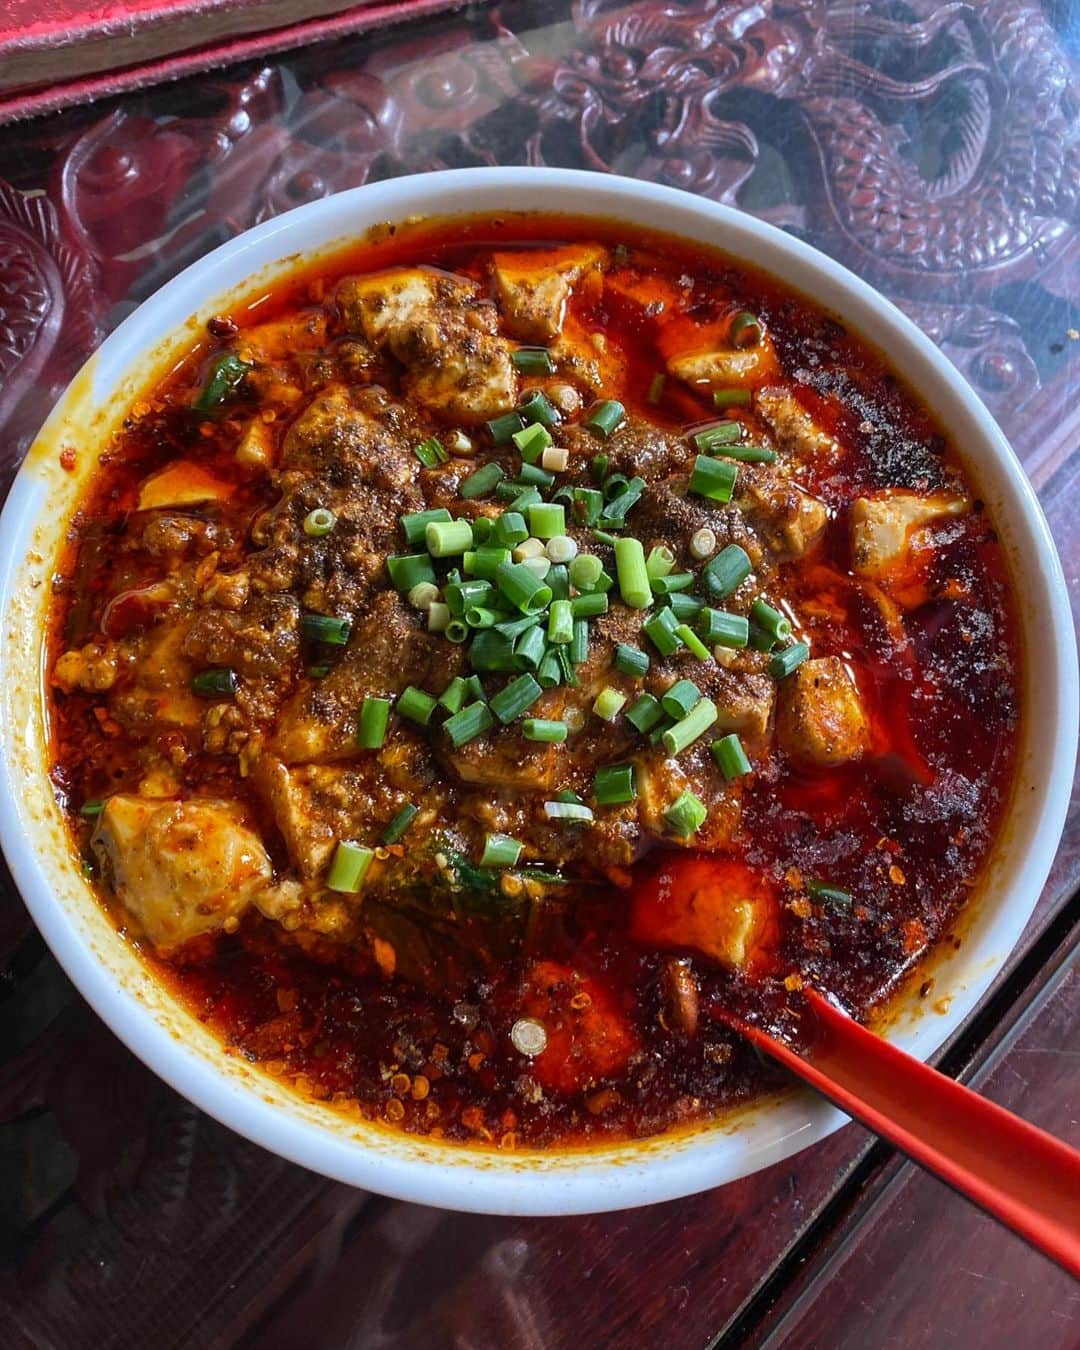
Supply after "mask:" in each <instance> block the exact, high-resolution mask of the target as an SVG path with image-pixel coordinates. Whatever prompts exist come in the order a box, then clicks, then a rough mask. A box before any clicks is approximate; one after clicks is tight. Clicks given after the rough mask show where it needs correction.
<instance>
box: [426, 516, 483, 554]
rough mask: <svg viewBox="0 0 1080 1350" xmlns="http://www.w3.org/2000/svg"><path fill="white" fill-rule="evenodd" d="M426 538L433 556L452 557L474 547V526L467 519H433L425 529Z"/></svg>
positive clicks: (428, 548)
mask: <svg viewBox="0 0 1080 1350" xmlns="http://www.w3.org/2000/svg"><path fill="white" fill-rule="evenodd" d="M424 540H425V542H426V543H427V550H428V552H429V553H430V554H431V556H432V557H433V558H452V557H453V556H454V554H456V553H464V552H465V551H466V549H471V548H472V546H473V532H472V526H471V525H470V524H469V522H468V521H467V520H432V521H429V522H428V524H427V527H426V528H425V530H424Z"/></svg>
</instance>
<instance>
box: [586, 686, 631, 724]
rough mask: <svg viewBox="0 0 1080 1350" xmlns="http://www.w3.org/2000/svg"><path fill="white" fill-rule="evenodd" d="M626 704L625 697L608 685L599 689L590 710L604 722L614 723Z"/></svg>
mask: <svg viewBox="0 0 1080 1350" xmlns="http://www.w3.org/2000/svg"><path fill="white" fill-rule="evenodd" d="M625 704H626V695H625V694H620V693H619V691H618V690H617V689H612V687H611V686H610V685H607V686H606V687H605V688H603V689H601V690H600V692H599V694H597V696H596V699H595V700H594V702H593V705H592V710H593V712H594V713H595V714H596V715H597V717H599V718H601V719H602V720H603V721H605V722H614V720H615V719H616V717H618V715H619V713H621V712H622V710H623V708H624V706H625Z"/></svg>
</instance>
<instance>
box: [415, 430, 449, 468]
mask: <svg viewBox="0 0 1080 1350" xmlns="http://www.w3.org/2000/svg"><path fill="white" fill-rule="evenodd" d="M413 454H414V455H415V456H416V458H417V459H418V460H419V461H420V463H421V464H422V465H423V466H424V468H425V469H434V468H435V467H436V466H437V465H439V464H442V463H444V462H445V461H446V460H447V459H448V458H449V456H448V455H447V453H446V451H445V450H444V449H443V446H442V441H440V440H439V438H438V436H429V437H428V438H427V440H426V441H421V442H420V444H419V445H415V446H413Z"/></svg>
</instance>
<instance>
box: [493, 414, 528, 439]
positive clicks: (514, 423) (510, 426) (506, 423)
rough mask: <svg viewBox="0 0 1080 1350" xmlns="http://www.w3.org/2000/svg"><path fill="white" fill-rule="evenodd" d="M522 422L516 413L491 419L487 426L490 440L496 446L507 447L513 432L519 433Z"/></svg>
mask: <svg viewBox="0 0 1080 1350" xmlns="http://www.w3.org/2000/svg"><path fill="white" fill-rule="evenodd" d="M524 425H525V424H524V422H523V421H522V420H521V418H520V417H519V416H518V415H517V413H516V412H512V413H503V415H502V416H501V417H493V418H492V419H491V421H490V422H489V423H488V424H487V429H488V431H490V432H491V439H492V440H493V441H494V442H495V444H496V445H507V444H508V443H509V441H510V438H511V437H512V436H513V435H514V433H515V432H517V431H520V430H521V428H522V427H523V426H524Z"/></svg>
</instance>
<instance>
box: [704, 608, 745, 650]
mask: <svg viewBox="0 0 1080 1350" xmlns="http://www.w3.org/2000/svg"><path fill="white" fill-rule="evenodd" d="M697 631H698V636H699V637H700V638H701V640H702V642H707V643H708V644H709V646H710V647H717V646H719V647H734V648H737V647H745V646H746V644H747V641H748V640H749V636H750V624H749V621H748V620H747V619H746V618H745V617H744V616H743V615H742V614H727V613H726V612H725V611H724V610H722V609H703V610H702V611H701V613H700V614H699V615H698V617H697Z"/></svg>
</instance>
